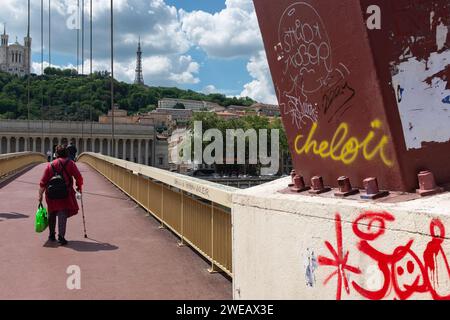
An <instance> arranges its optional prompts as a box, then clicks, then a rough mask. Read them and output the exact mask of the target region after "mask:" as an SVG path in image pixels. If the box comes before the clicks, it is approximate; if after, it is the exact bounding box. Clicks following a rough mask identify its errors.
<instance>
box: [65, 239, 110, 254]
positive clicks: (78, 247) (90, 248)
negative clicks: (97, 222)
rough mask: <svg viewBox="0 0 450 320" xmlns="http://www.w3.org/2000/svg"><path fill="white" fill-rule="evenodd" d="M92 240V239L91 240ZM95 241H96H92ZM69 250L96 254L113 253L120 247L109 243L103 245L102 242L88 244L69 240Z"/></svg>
mask: <svg viewBox="0 0 450 320" xmlns="http://www.w3.org/2000/svg"><path fill="white" fill-rule="evenodd" d="M90 240H92V239H90ZM92 241H95V240H92ZM66 247H67V248H69V249H72V250H75V251H79V252H96V251H112V250H117V249H119V247H117V246H115V245H112V244H109V243H102V242H98V241H96V242H87V241H77V240H73V241H70V240H69V244H68V245H67V246H66Z"/></svg>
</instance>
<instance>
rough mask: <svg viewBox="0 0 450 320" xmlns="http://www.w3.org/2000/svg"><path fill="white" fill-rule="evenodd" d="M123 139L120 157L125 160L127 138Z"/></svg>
mask: <svg viewBox="0 0 450 320" xmlns="http://www.w3.org/2000/svg"><path fill="white" fill-rule="evenodd" d="M122 141H123V145H122V147H123V154H122V159H123V160H126V159H127V140H125V139H124V140H122Z"/></svg>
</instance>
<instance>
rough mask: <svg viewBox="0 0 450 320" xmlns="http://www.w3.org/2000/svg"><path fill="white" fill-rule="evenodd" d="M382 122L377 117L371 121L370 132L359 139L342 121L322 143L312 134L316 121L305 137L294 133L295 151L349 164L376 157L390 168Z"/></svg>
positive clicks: (315, 129) (387, 138)
mask: <svg viewBox="0 0 450 320" xmlns="http://www.w3.org/2000/svg"><path fill="white" fill-rule="evenodd" d="M382 127H383V124H382V122H381V121H380V120H378V119H377V120H374V121H372V123H371V124H370V129H371V130H370V131H369V132H368V133H367V135H366V136H365V138H363V139H358V138H357V137H356V136H352V135H351V133H350V126H349V124H348V123H345V122H343V123H341V124H340V125H339V127H338V128H337V129H336V131H335V133H334V135H333V137H332V138H331V140H323V141H321V142H319V141H317V140H316V139H315V135H316V134H317V131H318V130H319V125H318V123H314V124H313V125H312V127H311V130H310V131H309V134H308V135H307V136H304V135H302V134H299V135H297V137H296V138H295V142H294V148H295V153H296V154H298V155H307V154H314V155H317V156H320V157H321V158H322V159H327V158H329V159H332V160H334V161H338V162H342V163H344V164H346V165H350V164H352V163H353V162H355V160H357V159H358V157H362V158H364V159H365V160H367V161H371V160H373V159H374V158H375V157H377V159H378V158H379V159H380V160H381V161H382V162H383V163H384V165H386V166H387V167H392V166H393V165H394V163H393V161H392V160H390V159H389V157H388V156H387V154H386V151H387V150H386V149H387V145H388V144H389V137H388V136H387V135H386V134H384V133H383V134H381V135H380V134H379V132H378V131H380V129H382Z"/></svg>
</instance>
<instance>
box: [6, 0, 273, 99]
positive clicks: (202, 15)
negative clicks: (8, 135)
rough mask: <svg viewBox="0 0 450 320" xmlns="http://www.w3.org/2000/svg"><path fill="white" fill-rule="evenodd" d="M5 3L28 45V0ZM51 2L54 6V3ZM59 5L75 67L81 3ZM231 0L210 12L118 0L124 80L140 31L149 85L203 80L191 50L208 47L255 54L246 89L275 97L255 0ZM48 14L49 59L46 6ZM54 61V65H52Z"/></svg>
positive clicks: (103, 7) (98, 29)
mask: <svg viewBox="0 0 450 320" xmlns="http://www.w3.org/2000/svg"><path fill="white" fill-rule="evenodd" d="M222 1H223V0H222ZM1 2H2V10H0V22H1V21H5V22H6V23H7V32H8V33H9V34H10V42H12V41H14V40H15V37H16V35H17V36H18V38H19V41H20V42H22V41H23V37H24V36H25V34H26V22H27V21H26V19H27V17H26V9H27V8H26V1H24V0H1ZM44 3H45V4H48V2H47V0H45V1H44ZM51 3H52V54H53V57H56V56H58V57H60V58H61V57H71V59H70V62H71V63H72V64H74V63H75V58H76V40H77V33H76V30H70V29H68V28H67V20H68V19H70V10H69V8H70V6H71V5H74V4H76V0H60V1H52V2H51ZM85 4H86V8H85V13H86V14H87V15H86V17H85V18H86V35H85V40H86V42H85V49H86V52H85V58H87V57H88V55H89V52H88V50H89V33H88V31H89V30H88V13H89V6H88V4H89V1H88V0H86V1H85ZM109 4H110V3H109V1H106V0H93V5H94V11H93V12H94V46H93V54H94V63H93V69H94V70H108V71H109V70H110V62H109V55H110V53H109V46H110V42H109V41H110V30H109V22H110V21H109V19H110V16H109V9H110V7H109ZM225 5H226V7H225V9H223V10H222V11H220V12H217V13H215V14H210V13H207V12H204V11H193V12H186V11H184V10H183V9H180V10H178V9H177V8H175V7H174V6H171V5H168V4H166V3H165V2H164V1H163V0H115V1H114V9H115V76H116V77H117V78H118V79H119V80H122V81H127V82H133V81H134V76H135V63H136V60H135V59H136V58H135V51H136V47H137V41H138V37H139V35H140V36H141V42H142V50H143V72H144V80H145V82H146V83H147V84H150V85H158V86H164V85H170V86H178V85H189V84H198V83H200V78H201V70H200V65H199V62H203V61H199V62H197V61H195V60H194V59H193V58H192V57H191V56H190V55H189V50H191V49H194V48H200V49H202V50H204V51H205V52H206V53H207V55H208V56H209V57H212V58H217V59H233V58H237V57H240V58H242V57H243V58H247V59H249V63H248V65H247V69H248V72H249V74H250V75H251V77H252V78H253V79H254V80H253V81H251V82H250V83H247V84H246V85H244V87H243V91H242V93H241V94H242V95H243V96H250V97H252V98H254V99H256V100H258V101H262V102H272V103H273V102H275V95H274V93H273V85H272V81H271V79H270V75H269V71H268V68H267V61H266V57H265V55H264V54H261V53H260V51H261V50H263V43H262V38H261V34H260V31H259V26H258V22H257V17H256V14H255V10H254V7H253V2H252V0H226V1H225ZM31 6H32V7H31V10H32V17H31V18H32V19H31V36H32V38H33V48H32V50H33V52H34V54H35V58H36V59H37V60H38V61H40V43H41V38H40V1H31ZM44 14H45V21H44V32H45V34H44V45H45V48H44V50H45V51H44V59H45V60H47V61H48V57H47V54H48V48H47V41H48V35H47V28H48V25H47V17H48V8H47V6H46V5H45V7H44ZM54 59H55V58H54ZM54 62H55V61H53V63H54ZM215 63H217V61H216V62H215ZM224 63H226V61H225V62H224ZM47 65H48V63H46V65H45V66H47ZM60 67H70V68H75V69H76V66H74V65H71V64H69V63H67V65H64V66H60ZM85 70H89V61H86V63H85ZM33 72H35V73H38V74H39V73H40V63H39V62H34V63H33ZM230 72H233V69H230ZM212 81H213V80H212V79H208V82H209V83H211V82H212ZM231 85H232V84H230V86H231ZM213 89H214V90H213ZM204 91H205V92H208V91H215V92H223V93H226V94H227V95H233V94H236V93H238V92H240V91H241V90H240V89H239V88H229V89H228V90H225V89H217V88H216V87H214V86H213V85H212V84H211V85H210V86H206V87H205V90H204Z"/></svg>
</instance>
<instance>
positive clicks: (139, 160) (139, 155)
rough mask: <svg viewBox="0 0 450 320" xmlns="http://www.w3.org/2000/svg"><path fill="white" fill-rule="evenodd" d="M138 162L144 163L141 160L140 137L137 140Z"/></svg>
mask: <svg viewBox="0 0 450 320" xmlns="http://www.w3.org/2000/svg"><path fill="white" fill-rule="evenodd" d="M144 141H145V140H144ZM138 163H139V164H145V162H143V161H142V140H141V139H139V140H138Z"/></svg>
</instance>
